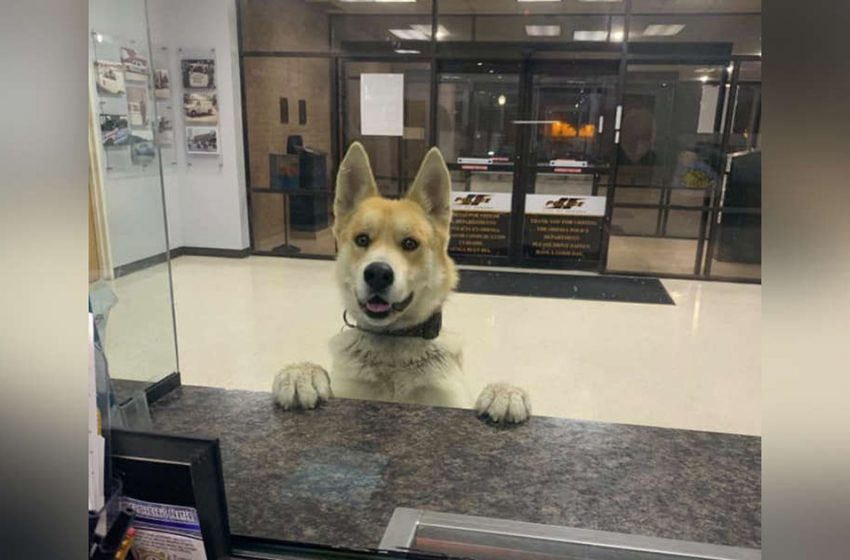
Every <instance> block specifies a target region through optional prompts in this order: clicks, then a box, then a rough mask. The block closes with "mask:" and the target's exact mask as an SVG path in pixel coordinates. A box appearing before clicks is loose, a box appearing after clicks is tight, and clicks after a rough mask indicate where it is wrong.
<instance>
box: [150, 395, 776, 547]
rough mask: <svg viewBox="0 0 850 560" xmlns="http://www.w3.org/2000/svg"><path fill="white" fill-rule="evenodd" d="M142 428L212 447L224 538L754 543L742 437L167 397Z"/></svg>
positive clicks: (245, 398)
mask: <svg viewBox="0 0 850 560" xmlns="http://www.w3.org/2000/svg"><path fill="white" fill-rule="evenodd" d="M151 412H152V415H153V421H154V426H155V428H156V429H157V430H160V431H163V432H167V433H176V434H182V435H191V436H204V437H216V438H219V439H220V441H221V453H222V460H223V468H224V477H225V485H226V492H227V502H228V509H229V513H230V526H231V531H232V532H233V533H234V534H240V535H250V536H256V537H267V538H273V539H281V540H293V541H302V542H316V543H322V544H338V545H344V546H351V547H375V546H377V545H378V542H379V541H380V539H381V536H382V535H383V533H384V529H385V527H386V525H387V522H388V521H389V519H390V516H391V515H392V513H393V510H394V509H395V508H396V507H410V508H419V509H426V510H431V511H437V512H444V513H462V514H470V515H478V516H484V517H496V518H503V519H515V520H519V521H527V522H532V523H545V524H553V525H566V526H572V527H580V528H586V529H597V530H603V531H614V532H620V533H634V534H641V535H649V536H657V537H665V538H672V539H682V540H689V541H698V542H706V543H712V544H722V545H729V546H741V547H753V548H759V547H760V546H761V440H760V438H757V437H751V436H739V435H730V434H718V433H708V432H696V431H688V430H671V429H662V428H651V427H643V426H632V425H623V424H606V423H598V422H583V421H575V420H566V419H560V418H548V417H534V418H532V419H531V421H530V422H529V423H527V424H525V425H521V426H515V427H510V428H498V427H493V426H488V425H486V424H484V423H483V422H481V421H480V420H478V419H477V418H476V417H475V415H474V413H473V412H472V411H469V410H461V409H448V408H432V407H425V406H413V405H402V404H392V403H381V402H369V401H356V400H347V399H332V400H331V401H330V402H329V403H327V404H325V405H323V406H322V407H320V408H319V409H317V410H312V411H301V412H285V411H283V410H281V409H280V408H278V407H277V406H275V405H274V404H273V402H272V398H271V394H270V393H261V392H249V391H234V390H224V389H216V388H209V387H193V386H183V387H180V388H178V389H176V390H174V391H173V392H171V393H169V394H168V395H166V396H165V397H163V398H162V399H160V400H159V401H157V402H156V403H154V404H153V406H152V407H151Z"/></svg>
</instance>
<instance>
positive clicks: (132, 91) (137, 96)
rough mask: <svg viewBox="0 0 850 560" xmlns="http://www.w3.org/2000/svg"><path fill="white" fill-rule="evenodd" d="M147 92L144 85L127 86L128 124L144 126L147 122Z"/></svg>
mask: <svg viewBox="0 0 850 560" xmlns="http://www.w3.org/2000/svg"><path fill="white" fill-rule="evenodd" d="M147 98H148V92H147V90H146V89H145V88H144V87H139V86H128V87H127V112H128V114H129V115H130V126H145V125H146V124H147V123H148V99H147Z"/></svg>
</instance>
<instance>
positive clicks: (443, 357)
mask: <svg viewBox="0 0 850 560" xmlns="http://www.w3.org/2000/svg"><path fill="white" fill-rule="evenodd" d="M330 348H331V355H332V356H333V365H332V367H331V380H332V381H331V383H332V386H333V390H334V393H335V394H336V395H337V396H340V397H349V398H361V399H379V400H387V401H396V402H408V403H419V404H430V405H437V406H453V407H462V408H468V407H471V406H472V401H471V398H470V395H469V391H468V389H467V387H466V385H465V383H464V380H463V377H462V357H461V351H460V344H459V343H458V341H457V340H455V339H454V338H453V337H451V336H450V335H446V334H442V335H440V336H439V337H437V338H436V339H434V340H425V339H422V338H417V337H402V336H382V335H375V334H371V333H366V332H363V331H359V330H355V329H351V330H346V331H344V332H342V333H340V334H338V335H336V336H335V337H333V339H331V342H330Z"/></svg>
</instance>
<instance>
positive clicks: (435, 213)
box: [407, 147, 452, 228]
mask: <svg viewBox="0 0 850 560" xmlns="http://www.w3.org/2000/svg"><path fill="white" fill-rule="evenodd" d="M451 195H452V178H451V175H449V169H448V167H446V162H445V160H444V159H443V154H441V153H440V150H439V149H437V148H436V147H433V148H431V149H430V150H428V153H427V154H425V159H423V160H422V165H421V166H420V167H419V172H417V173H416V178H415V179H414V180H413V186H412V187H410V191H409V192H408V193H407V198H408V199H409V200H412V201H414V202H416V203H417V204H419V205H420V206H421V207H422V208H423V209H424V210H425V212H426V213H427V214H428V215H429V216H430V217H431V219H433V220H434V221H436V222H437V223H438V224H440V225H442V226H444V227H446V228H448V227H449V224H450V223H451V220H452V200H451Z"/></svg>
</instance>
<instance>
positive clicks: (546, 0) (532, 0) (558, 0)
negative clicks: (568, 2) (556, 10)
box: [516, 0, 561, 2]
mask: <svg viewBox="0 0 850 560" xmlns="http://www.w3.org/2000/svg"><path fill="white" fill-rule="evenodd" d="M516 1H517V2H560V1H561V0H516Z"/></svg>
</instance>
